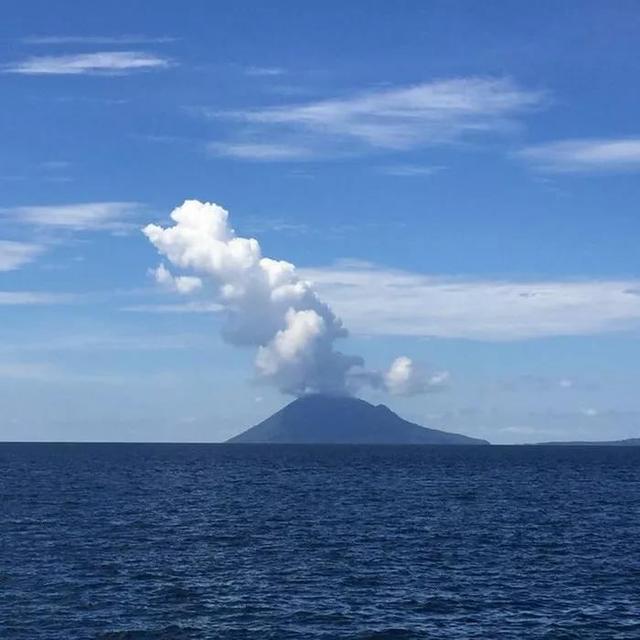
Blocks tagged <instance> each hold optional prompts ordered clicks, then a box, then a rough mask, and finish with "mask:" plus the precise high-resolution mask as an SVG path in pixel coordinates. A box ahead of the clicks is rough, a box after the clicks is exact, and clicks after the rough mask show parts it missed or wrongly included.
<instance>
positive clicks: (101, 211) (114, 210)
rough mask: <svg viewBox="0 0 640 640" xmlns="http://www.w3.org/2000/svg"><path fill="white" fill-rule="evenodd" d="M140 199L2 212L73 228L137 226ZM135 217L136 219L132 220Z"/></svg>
mask: <svg viewBox="0 0 640 640" xmlns="http://www.w3.org/2000/svg"><path fill="white" fill-rule="evenodd" d="M142 211H143V205H141V204H140V203H138V202H83V203H78V204H63V205H40V206H27V207H13V208H11V209H2V210H0V213H3V214H4V215H5V216H7V217H9V218H10V219H11V220H12V221H14V222H19V223H23V224H33V225H37V226H42V227H58V228H61V229H69V230H72V231H104V230H106V231H114V232H117V231H126V230H130V229H132V228H133V227H134V224H133V223H134V220H135V217H136V215H137V214H139V213H141V212H142ZM131 218H133V219H134V220H131Z"/></svg>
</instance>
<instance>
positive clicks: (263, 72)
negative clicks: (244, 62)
mask: <svg viewBox="0 0 640 640" xmlns="http://www.w3.org/2000/svg"><path fill="white" fill-rule="evenodd" d="M244 72H245V74H246V75H248V76H266V77H274V76H282V75H284V74H285V73H286V71H285V70H284V69H283V68H282V67H246V68H245V70H244Z"/></svg>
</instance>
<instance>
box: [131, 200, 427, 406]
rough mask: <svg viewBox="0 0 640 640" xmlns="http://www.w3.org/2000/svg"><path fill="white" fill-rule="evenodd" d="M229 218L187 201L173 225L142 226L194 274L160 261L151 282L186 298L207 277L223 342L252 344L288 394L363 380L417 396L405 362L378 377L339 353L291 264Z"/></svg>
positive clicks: (337, 334)
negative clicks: (269, 253)
mask: <svg viewBox="0 0 640 640" xmlns="http://www.w3.org/2000/svg"><path fill="white" fill-rule="evenodd" d="M228 216H229V214H228V212H227V211H226V210H225V209H223V208H222V207H220V206H218V205H217V204H213V203H204V202H199V201H197V200H187V201H185V202H184V204H182V205H181V206H180V207H177V208H176V209H174V210H173V211H172V213H171V219H172V220H173V221H174V223H175V224H174V225H173V226H171V227H167V228H163V227H160V226H158V225H155V224H150V225H147V226H146V227H145V228H144V230H143V232H144V234H145V235H146V236H147V238H148V239H149V240H150V241H151V243H152V244H153V245H154V246H155V247H156V248H157V249H158V251H159V252H160V254H162V255H163V256H165V257H166V259H167V260H168V261H169V262H170V263H171V264H172V265H173V266H174V267H177V268H179V269H187V270H189V271H191V272H193V273H196V274H197V276H194V275H187V276H185V275H180V276H174V275H173V274H172V273H171V272H170V271H169V270H168V269H167V268H166V267H165V266H164V264H161V265H160V266H159V267H158V268H157V269H155V270H154V272H153V274H154V277H155V279H156V281H157V282H158V283H160V284H162V285H163V286H167V287H169V288H171V289H173V290H175V291H178V292H180V293H191V292H193V291H195V290H196V289H199V288H201V287H202V284H203V281H202V279H201V277H205V278H206V279H207V280H210V281H211V282H212V284H213V286H214V288H215V292H216V296H217V302H219V303H220V304H221V306H222V308H223V309H224V314H225V325H224V328H223V335H224V337H225V339H226V340H228V341H229V342H230V343H232V344H236V345H249V346H255V347H257V348H258V352H257V356H256V370H257V373H258V375H259V377H260V378H261V379H263V380H265V381H268V382H271V383H273V384H275V385H276V386H277V387H278V388H279V389H280V390H281V391H283V392H285V393H291V394H294V395H304V394H308V393H328V394H346V393H349V392H350V391H353V390H354V387H357V386H358V385H359V384H362V383H363V381H366V382H368V383H369V384H372V385H373V386H376V387H381V386H383V387H386V388H388V389H389V390H390V391H392V392H394V393H405V392H407V391H409V392H410V393H416V392H417V389H418V387H419V386H420V385H418V384H417V383H416V382H415V381H413V380H409V379H408V378H407V376H406V374H405V373H403V372H404V371H406V370H407V368H408V369H409V370H410V371H412V370H413V369H412V365H413V363H412V361H411V360H410V359H409V358H399V359H398V360H396V361H395V362H394V365H393V366H392V369H391V370H390V371H389V373H387V374H386V375H381V374H378V373H372V372H367V371H365V370H364V369H363V368H362V367H363V364H364V363H363V360H362V358H360V357H358V356H348V355H345V354H343V353H340V352H339V351H337V350H336V349H335V341H336V340H337V339H339V338H344V337H346V335H347V331H346V329H345V328H344V327H343V325H342V321H341V320H340V319H339V318H337V317H336V316H335V314H334V313H333V311H332V310H331V309H330V308H329V306H328V305H327V304H325V303H324V302H322V301H321V300H320V299H319V297H318V295H317V294H316V292H315V291H314V289H313V287H312V285H311V283H309V282H307V281H306V280H303V279H301V278H300V277H299V276H298V274H297V273H296V268H295V266H294V265H293V264H291V263H289V262H285V261H283V260H273V259H271V258H266V257H263V256H262V252H261V250H260V245H259V244H258V241H257V240H255V239H254V238H241V237H238V236H236V234H235V232H234V230H233V229H232V228H231V227H230V226H229V224H228ZM400 360H401V361H402V363H403V364H401V365H399V364H398V362H399V361H400ZM407 363H408V364H407ZM394 367H395V369H394ZM403 367H404V368H403ZM403 375H404V376H405V379H403V378H402V376H403ZM409 378H411V376H409ZM422 386H423V387H424V388H425V390H426V386H428V385H426V386H425V385H424V384H422ZM405 390H407V391H405Z"/></svg>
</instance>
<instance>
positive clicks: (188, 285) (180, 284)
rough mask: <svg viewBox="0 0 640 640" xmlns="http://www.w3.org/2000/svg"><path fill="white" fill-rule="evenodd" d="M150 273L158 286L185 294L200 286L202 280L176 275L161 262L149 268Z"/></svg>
mask: <svg viewBox="0 0 640 640" xmlns="http://www.w3.org/2000/svg"><path fill="white" fill-rule="evenodd" d="M151 275H152V276H153V277H154V279H155V281H156V282H157V283H158V284H159V285H160V286H162V287H164V288H166V289H168V290H169V291H177V292H178V293H183V294H187V293H193V292H194V291H197V290H198V289H201V288H202V280H200V278H196V277H194V276H177V277H176V276H174V275H173V274H172V273H171V272H170V271H169V269H167V268H166V267H165V266H164V264H162V263H160V264H159V265H158V266H157V267H156V268H155V269H152V270H151Z"/></svg>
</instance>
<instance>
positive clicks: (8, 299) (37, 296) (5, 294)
mask: <svg viewBox="0 0 640 640" xmlns="http://www.w3.org/2000/svg"><path fill="white" fill-rule="evenodd" d="M73 300H74V297H73V296H72V295H70V294H66V293H47V292H40V291H0V306H18V305H36V304H65V303H68V302H72V301H73Z"/></svg>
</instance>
